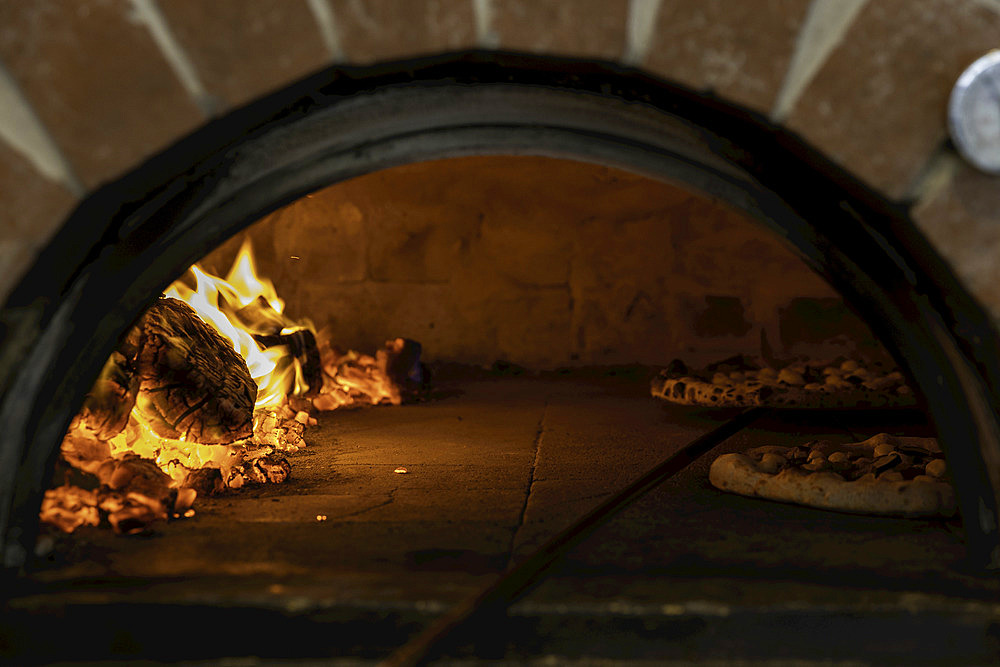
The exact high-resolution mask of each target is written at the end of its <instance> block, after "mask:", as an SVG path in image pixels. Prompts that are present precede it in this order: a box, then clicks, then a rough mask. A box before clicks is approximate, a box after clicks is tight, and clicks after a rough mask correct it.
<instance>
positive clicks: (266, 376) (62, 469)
mask: <svg viewBox="0 0 1000 667" xmlns="http://www.w3.org/2000/svg"><path fill="white" fill-rule="evenodd" d="M190 273H191V275H192V276H193V277H194V281H195V286H194V288H192V287H190V286H189V285H188V284H186V283H185V282H183V281H181V280H178V281H176V282H175V283H173V284H172V285H171V286H170V287H169V288H168V289H167V290H166V292H165V296H162V297H161V298H159V299H158V300H157V301H156V302H155V303H154V304H153V305H152V306H151V307H150V308H149V309H148V310H147V311H146V312H145V313H144V314H143V315H142V316H141V317H140V318H139V320H138V321H137V323H136V324H135V325H134V326H133V327H132V328H131V329H130V330H129V331H127V332H126V333H125V335H124V336H123V337H122V339H121V342H120V344H119V346H118V348H117V349H116V350H115V352H114V353H113V354H112V355H111V357H110V358H109V359H108V361H107V363H106V364H105V366H104V369H103V371H102V372H101V375H100V377H99V378H98V379H97V381H96V382H95V384H94V386H93V387H92V389H91V391H90V392H89V394H88V395H87V398H86V401H85V403H84V405H83V407H82V408H81V410H80V412H79V413H78V414H77V415H76V417H75V418H74V419H73V421H72V423H71V425H70V427H69V430H68V431H67V433H66V435H65V437H64V439H63V443H62V447H61V458H60V461H59V465H58V468H57V471H56V474H55V478H54V479H55V481H54V486H53V488H51V489H49V490H48V491H47V492H46V494H45V498H44V500H43V503H42V511H41V520H42V521H43V522H45V523H48V524H51V525H53V526H56V527H58V528H59V529H61V530H63V531H65V532H73V531H74V530H76V529H77V528H79V527H80V526H84V525H91V526H97V525H101V524H102V523H105V522H106V523H107V524H109V525H110V526H111V527H112V528H113V529H114V530H115V531H117V532H119V533H135V532H141V531H143V530H145V529H146V528H147V527H148V526H149V525H150V524H151V523H153V522H155V521H161V520H166V519H172V518H180V517H190V516H193V515H194V510H193V508H192V505H193V503H194V501H195V499H196V497H197V496H198V495H211V494H216V493H222V492H225V491H227V490H231V489H239V488H241V487H243V486H245V485H248V484H266V483H281V482H283V481H285V480H286V479H287V478H288V476H289V475H290V474H291V465H290V464H289V462H288V459H287V454H289V453H293V452H296V451H298V450H299V449H301V448H303V447H305V446H306V441H305V439H304V432H305V429H306V428H307V427H308V426H310V425H314V424H315V423H316V420H315V419H314V418H313V417H312V416H311V415H312V413H314V412H315V411H317V410H334V409H337V408H343V407H354V406H360V405H376V404H379V403H390V404H394V405H398V404H399V403H401V402H402V400H403V396H404V394H406V393H408V392H410V391H412V390H414V389H415V388H416V387H418V386H419V384H420V382H421V372H420V363H419V357H420V345H419V344H418V343H415V342H414V341H408V340H404V339H402V338H397V339H395V340H390V341H388V342H386V344H385V347H384V348H383V349H381V350H379V351H378V352H377V353H376V354H375V355H374V356H372V355H365V354H359V353H357V352H354V351H348V352H342V351H340V350H337V349H336V348H335V347H334V346H333V345H332V344H331V343H330V341H329V339H328V337H327V336H326V335H325V334H324V333H322V332H321V333H318V334H317V333H316V332H315V331H314V329H313V326H312V324H311V323H310V322H309V321H308V320H301V321H296V320H292V319H290V318H288V317H287V316H285V315H284V314H283V309H284V304H283V302H282V301H281V299H280V298H279V297H278V295H277V292H276V290H275V289H274V286H273V284H271V282H270V281H268V280H267V279H263V278H260V277H259V276H258V275H257V272H256V268H255V266H254V262H253V256H252V250H251V248H250V246H249V243H246V244H244V246H243V248H242V249H241V250H240V252H239V254H238V255H237V258H236V260H235V261H234V263H233V266H232V269H231V270H230V272H229V274H228V275H227V276H226V278H225V279H223V278H221V277H218V276H214V275H212V274H210V273H208V272H206V271H204V270H202V269H201V268H200V267H199V266H198V265H194V266H192V267H191V269H190Z"/></svg>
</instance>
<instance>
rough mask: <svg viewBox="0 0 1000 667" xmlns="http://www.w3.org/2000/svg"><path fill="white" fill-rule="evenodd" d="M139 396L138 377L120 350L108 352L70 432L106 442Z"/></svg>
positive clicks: (123, 420) (126, 418) (126, 416)
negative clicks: (108, 354) (105, 360)
mask: <svg viewBox="0 0 1000 667" xmlns="http://www.w3.org/2000/svg"><path fill="white" fill-rule="evenodd" d="M138 393H139V377H138V376H137V375H136V374H135V372H134V371H133V369H132V364H131V363H130V361H129V359H127V358H126V357H125V355H124V354H122V353H121V352H120V351H117V350H116V351H115V352H112V353H111V356H110V357H109V358H108V360H107V362H106V363H105V364H104V368H103V369H102V370H101V375H100V376H99V377H98V378H97V382H95V383H94V386H93V387H92V388H91V390H90V392H89V393H88V394H87V398H86V399H85V400H84V403H83V408H82V409H81V410H80V413H79V414H78V415H77V416H76V418H75V419H74V424H73V426H72V427H71V429H70V430H78V431H80V432H82V433H88V434H90V435H91V436H93V437H94V438H96V439H97V440H110V439H111V438H113V437H114V436H116V435H118V434H119V433H121V432H122V430H123V429H124V428H125V425H126V424H127V423H128V417H129V413H131V412H132V407H133V406H134V405H135V400H136V396H137V395H138Z"/></svg>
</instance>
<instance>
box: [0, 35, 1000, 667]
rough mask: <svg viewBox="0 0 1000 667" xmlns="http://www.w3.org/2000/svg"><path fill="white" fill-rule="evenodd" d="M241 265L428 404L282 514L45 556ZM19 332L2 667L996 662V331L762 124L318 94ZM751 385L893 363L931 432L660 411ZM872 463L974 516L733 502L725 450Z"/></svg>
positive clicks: (71, 266) (682, 103)
mask: <svg viewBox="0 0 1000 667" xmlns="http://www.w3.org/2000/svg"><path fill="white" fill-rule="evenodd" d="M247 239H249V240H250V241H251V242H252V244H253V247H254V249H255V252H256V268H257V270H258V271H259V272H260V274H262V275H266V276H268V277H270V278H271V279H272V280H273V281H274V282H275V284H276V286H277V289H278V291H279V293H280V294H281V296H282V298H283V299H284V300H285V301H286V307H287V309H288V311H287V312H289V313H291V314H292V316H294V317H299V318H304V317H308V318H311V319H312V320H313V321H314V323H315V324H316V327H317V328H323V329H324V330H326V331H328V332H329V335H330V337H331V340H333V341H335V342H336V343H337V344H338V345H339V346H342V347H343V348H345V349H346V348H351V349H359V350H362V351H365V350H371V349H374V348H376V347H379V346H381V345H382V342H383V340H385V339H387V338H393V337H396V336H399V337H403V338H406V339H412V340H417V341H419V342H420V343H421V345H422V348H423V362H424V368H423V370H424V372H425V373H426V372H428V371H429V376H425V377H424V378H423V379H422V382H423V384H424V388H423V391H422V393H421V394H420V395H419V400H414V401H412V402H410V403H408V404H407V403H404V405H402V406H398V407H387V406H378V407H372V408H368V409H360V410H344V411H338V410H335V411H332V412H329V413H323V414H321V415H319V418H318V420H319V423H318V424H317V425H316V427H315V429H314V430H310V429H308V428H307V429H306V431H305V436H306V440H307V443H308V444H307V446H306V447H305V448H304V449H303V450H302V451H300V452H297V453H295V454H294V455H292V456H291V457H290V459H289V461H290V463H291V466H292V467H291V470H292V472H291V475H290V477H289V479H288V481H287V483H286V484H284V485H265V486H261V487H252V488H245V489H241V490H239V491H236V492H233V493H230V494H223V495H219V496H214V497H210V498H205V499H204V503H203V504H199V505H196V506H195V509H196V510H197V511H196V513H195V514H194V517H193V518H189V519H185V520H176V521H170V522H165V523H163V524H162V525H158V526H157V527H155V528H154V529H153V530H151V531H144V532H143V533H142V535H140V536H125V537H123V536H117V535H114V534H113V533H112V532H111V531H110V530H107V529H104V530H102V529H97V528H93V529H85V530H82V531H78V532H77V533H74V534H73V535H69V536H61V535H58V534H54V533H52V532H51V531H48V530H47V529H44V528H42V527H40V525H39V520H38V515H39V508H40V505H41V502H42V496H43V493H44V491H45V490H46V489H47V488H49V486H50V485H51V484H52V479H53V475H54V474H55V472H54V471H55V470H56V468H57V459H58V457H59V446H60V442H61V440H62V437H63V434H64V433H65V432H66V429H67V427H68V426H69V424H70V422H71V420H72V419H73V417H74V415H76V414H77V412H78V411H79V409H80V406H81V404H82V402H83V401H84V398H85V396H86V394H87V392H88V390H89V389H90V387H91V385H92V384H93V381H94V379H95V378H96V377H97V376H98V374H99V373H100V371H101V369H102V367H103V365H104V364H105V361H106V360H107V359H108V357H109V355H110V354H111V353H112V351H113V350H114V349H115V348H116V346H118V345H119V344H120V339H121V337H122V335H123V333H124V332H126V331H127V330H128V329H129V327H130V326H131V325H132V324H133V323H134V322H135V321H136V318H137V317H139V316H140V315H141V314H142V312H143V311H144V310H145V309H146V308H148V307H149V306H150V305H151V304H153V303H154V302H155V301H156V300H157V298H158V297H159V295H160V294H161V293H162V292H163V290H164V289H165V288H166V287H167V286H168V285H169V284H170V283H172V282H173V281H174V280H176V279H178V278H179V277H181V276H183V275H184V273H185V271H186V270H187V269H188V267H190V266H191V265H192V264H194V263H196V262H198V263H200V265H202V266H205V267H210V268H211V269H213V270H215V271H216V272H219V273H222V272H224V271H225V269H226V268H227V266H228V265H229V263H230V262H231V261H232V260H233V257H234V256H235V255H236V252H237V248H238V247H239V246H240V245H241V244H243V243H244V241H245V240H247ZM2 321H3V322H4V327H5V334H4V339H3V347H2V348H0V349H2V352H0V355H2V356H0V373H2V378H3V380H2V385H0V386H2V387H3V394H2V402H0V423H2V424H3V425H4V428H3V429H2V430H0V479H2V480H3V483H2V484H0V489H2V491H3V496H2V500H3V504H2V506H0V507H2V512H0V530H2V533H0V535H2V540H3V554H4V565H5V568H6V572H5V576H6V578H7V583H8V586H7V587H6V589H5V590H7V591H8V595H7V600H6V607H5V612H4V617H3V618H4V620H3V622H2V627H0V637H2V640H0V646H2V647H3V650H4V651H5V655H6V656H7V657H9V658H11V659H13V660H15V661H62V660H65V661H72V660H109V659H136V658H139V657H142V658H153V659H163V660H176V659H183V658H191V657H197V658H202V659H223V658H227V657H243V656H254V657H256V658H258V659H263V660H268V659H287V658H293V659H307V658H309V659H314V658H331V657H332V658H343V659H345V660H347V659H349V658H350V659H359V660H363V661H365V660H377V659H384V658H386V657H387V656H389V655H390V654H392V656H393V657H392V658H390V660H391V661H395V662H391V663H390V664H417V663H419V662H420V661H422V660H426V659H429V658H431V657H434V656H437V657H440V656H442V655H445V656H448V655H450V656H452V657H456V656H457V657H458V658H459V659H464V658H479V659H508V660H514V661H525V662H531V661H533V660H541V659H544V656H549V659H553V660H557V661H558V660H580V659H607V660H636V659H645V660H661V659H676V660H691V659H696V660H709V659H732V658H733V657H734V656H739V657H741V658H746V659H751V660H756V659H761V660H763V659H773V658H777V659H789V660H798V659H819V658H821V657H822V658H823V659H843V660H856V659H861V658H866V659H867V658H873V659H877V660H904V656H909V657H912V656H913V655H915V654H916V653H915V652H916V651H920V652H921V655H925V656H926V658H927V660H928V661H932V662H933V661H944V662H947V661H948V660H951V659H956V658H957V659H960V660H963V661H976V660H981V659H988V658H986V657H985V656H989V655H991V653H990V652H991V651H995V646H994V645H993V644H992V643H991V642H993V641H994V639H995V630H994V628H995V623H996V618H995V611H994V610H993V607H994V601H995V599H996V596H997V594H998V593H1000V589H998V584H997V582H996V578H995V569H994V568H995V567H996V566H997V565H998V563H1000V532H998V527H1000V524H998V519H997V493H996V491H997V489H1000V421H998V409H997V406H998V405H1000V403H998V401H997V398H998V396H997V390H998V386H997V382H998V379H1000V356H998V353H997V351H998V345H997V343H998V339H997V334H996V331H995V328H994V326H993V325H992V323H991V320H990V318H989V316H988V315H987V313H986V312H985V311H984V310H983V308H982V307H981V306H980V305H979V303H978V302H977V301H976V300H974V299H973V297H972V296H971V295H970V294H969V293H968V291H967V290H966V288H965V287H964V286H963V284H962V283H961V282H960V281H959V280H958V279H957V278H956V277H955V276H954V274H953V272H952V269H951V268H950V267H949V266H948V265H947V264H946V263H945V262H944V261H943V260H942V259H941V257H940V256H939V255H938V253H937V251H936V250H935V249H934V248H933V247H932V246H931V245H930V244H929V243H928V241H927V240H926V239H925V237H924V235H923V234H922V233H921V232H920V231H918V229H917V227H916V226H915V224H914V223H913V221H912V220H911V219H910V217H909V216H908V214H907V212H906V211H905V210H903V209H902V208H901V207H899V206H898V205H896V204H895V203H893V202H891V201H889V200H887V199H886V198H885V197H883V196H882V195H880V194H878V193H876V192H875V191H874V190H872V189H871V188H870V187H868V186H866V185H865V184H863V183H862V182H861V181H860V180H859V179H858V178H856V177H855V176H853V175H852V174H850V173H848V172H847V171H845V170H844V169H842V168H841V167H838V166H837V165H835V164H834V163H833V162H832V161H831V160H830V159H829V158H828V157H826V156H824V155H823V154H822V153H821V152H819V151H818V150H816V149H814V148H813V147H811V146H810V145H809V144H807V143H806V142H804V141H802V140H801V139H800V138H798V137H797V136H796V135H795V134H793V133H791V132H788V131H786V130H783V129H781V128H779V127H777V126H775V125H774V124H772V123H771V122H770V121H769V120H767V119H766V118H764V117H763V116H761V115H760V114H758V113H755V112H752V111H748V110H746V109H745V108H743V107H741V106H739V105H735V104H731V103H728V102H724V101H720V100H719V99H717V98H716V97H714V96H712V95H706V94H702V93H699V92H696V91H693V90H691V89H689V88H687V87H684V86H681V85H677V84H672V83H667V82H665V81H663V80H660V79H657V78H654V77H651V76H648V75H647V74H644V73H642V72H640V71H638V70H633V69H628V68H622V67H619V66H614V65H609V64H605V63H596V62H591V61H584V60H577V59H565V58H557V57H550V56H533V55H526V54H521V53H502V52H463V53H458V54H448V55H443V56H433V57H427V58H422V59H416V60H413V59H411V60H406V61H401V62H393V63H389V64H382V65H378V66H371V67H339V68H335V69H328V70H324V71H322V72H319V73H317V74H315V75H313V76H310V77H308V78H306V79H303V80H301V81H299V82H298V83H295V84H293V85H290V86H288V87H286V88H284V89H282V90H280V91H279V92H276V93H272V94H270V95H267V96H265V97H262V98H260V99H257V100H255V101H253V102H252V103H249V104H248V105H246V106H244V107H242V108H240V109H238V110H236V111H234V112H232V113H229V114H227V115H223V116H221V117H220V118H218V119H217V120H214V121H212V122H210V123H209V124H207V125H205V126H204V127H202V128H201V129H199V130H197V131H195V132H193V133H191V134H190V135H188V136H186V137H185V138H183V139H182V140H180V141H178V142H177V143H175V144H174V145H172V146H170V147H169V148H168V149H166V150H165V151H163V152H162V153H160V154H158V155H156V156H154V157H153V158H151V159H149V160H148V161H146V162H144V163H143V164H141V165H140V166H138V167H136V168H135V169H134V170H132V171H131V172H129V173H127V174H126V175H125V176H123V177H121V178H119V179H117V180H115V181H113V182H111V183H108V184H106V185H103V186H102V187H100V188H98V189H96V190H94V191H93V192H92V193H91V194H90V195H89V196H87V197H86V198H85V199H84V200H83V201H82V203H80V205H79V206H78V207H77V208H76V209H75V210H74V211H73V213H72V214H71V216H70V217H69V219H68V220H67V221H66V223H65V224H64V225H63V227H62V228H61V229H60V230H59V231H58V232H57V234H56V236H55V237H54V238H53V239H52V241H51V243H49V244H48V245H47V246H46V247H45V248H44V250H43V251H42V252H41V254H40V255H39V257H38V258H37V260H36V261H35V262H34V264H33V266H32V267H31V268H30V269H29V271H28V273H27V274H26V275H25V277H24V278H23V279H22V280H21V282H20V283H19V285H18V286H17V287H16V289H15V290H14V291H13V293H12V294H11V296H10V297H9V299H8V301H7V304H6V306H5V308H4V311H3V320H2ZM733 355H745V356H753V357H755V358H760V359H765V360H769V361H772V362H774V363H776V364H781V363H782V360H789V359H804V358H810V359H817V358H819V359H822V358H829V359H846V358H850V359H857V358H860V359H863V360H865V361H866V363H867V362H870V363H873V364H883V365H885V366H886V367H891V366H893V365H895V366H898V368H899V369H900V371H901V372H902V373H903V374H904V376H905V378H906V381H907V383H908V384H909V386H910V387H912V389H913V391H914V395H915V399H916V400H915V406H914V407H911V408H906V409H895V410H888V409H879V408H876V407H870V406H865V405H858V406H854V409H843V408H840V409H831V410H827V409H818V408H811V409H794V408H790V409H779V410H774V411H771V412H767V413H761V412H753V411H751V412H745V411H740V410H732V409H728V410H727V409H718V408H711V407H692V406H680V405H674V404H670V403H666V402H663V401H658V400H657V399H654V398H653V397H652V396H650V394H649V382H650V379H651V378H652V376H653V375H655V373H656V372H657V371H658V370H659V369H661V368H664V367H666V366H668V365H669V364H670V363H671V362H672V360H674V359H675V358H681V359H683V360H685V361H686V363H688V364H691V365H692V366H704V365H708V364H710V363H711V362H713V361H717V360H719V359H723V358H726V357H732V356H733ZM880 432H890V433H895V434H900V435H918V436H933V437H937V438H938V440H939V441H940V443H941V445H942V447H943V448H944V450H945V453H946V458H947V463H948V466H949V470H950V474H951V477H952V480H953V482H954V486H955V490H956V494H957V500H958V505H959V516H958V517H956V518H953V519H950V520H931V519H898V518H886V517H872V516H863V515H852V514H840V513H834V512H823V511H821V510H815V509H809V508H803V507H797V506H793V505H784V504H780V503H775V502H770V501H764V500H756V499H747V498H741V497H737V496H728V495H726V494H722V493H720V492H719V491H717V490H715V489H713V488H712V487H711V486H710V485H709V484H708V482H707V468H708V463H709V462H710V461H711V459H712V458H713V457H714V456H715V455H716V454H718V453H721V452H724V451H742V450H745V449H747V448H749V447H754V446H760V445H765V444H779V445H789V446H791V445H795V444H802V443H804V442H806V441H809V440H813V439H817V438H826V437H833V438H835V439H838V438H839V439H840V440H842V441H857V440H859V439H863V438H864V437H867V436H869V435H873V434H875V433H880ZM313 438H315V439H313ZM704 454H707V456H704ZM925 625H926V626H927V628H933V632H935V633H938V636H939V637H940V638H941V642H940V645H936V646H934V647H933V648H928V647H927V646H925V645H924V644H923V643H922V641H918V639H917V638H920V637H921V636H922V635H921V632H923V628H924V626H925ZM171 628H174V629H171ZM181 628H183V629H181ZM248 629H251V631H250V632H247V630H248ZM789 629H791V632H790V631H789ZM178 631H180V632H185V633H190V632H196V633H197V634H198V635H204V634H206V633H208V634H211V637H212V639H211V641H209V642H208V643H207V644H208V648H205V649H204V650H202V649H200V648H199V649H195V648H194V647H193V645H192V644H189V643H188V642H187V640H184V641H178V637H177V636H176V632H178ZM928 631H930V630H928ZM775 634H780V635H781V636H782V640H781V642H780V644H781V645H780V646H775V644H774V643H773V642H771V641H765V640H763V639H762V637H767V636H774V635H775ZM830 635H835V636H841V635H844V636H851V637H852V643H851V645H850V646H844V647H839V648H836V649H833V648H831V647H830V646H828V645H823V644H820V643H819V642H820V641H821V639H822V638H823V637H829V636H830ZM52 637H58V638H59V640H58V642H57V643H56V645H53V643H52V639H51V638H52ZM887 637H890V638H891V641H890V640H888V639H887ZM400 647H404V648H403V649H400ZM397 650H398V652H396V653H393V651H397ZM831 651H832V653H831Z"/></svg>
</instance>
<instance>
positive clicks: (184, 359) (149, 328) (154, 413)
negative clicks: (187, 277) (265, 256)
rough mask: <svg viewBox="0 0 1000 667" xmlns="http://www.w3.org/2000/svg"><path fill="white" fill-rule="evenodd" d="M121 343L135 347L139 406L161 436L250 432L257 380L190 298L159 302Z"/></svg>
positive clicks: (194, 438)
mask: <svg viewBox="0 0 1000 667" xmlns="http://www.w3.org/2000/svg"><path fill="white" fill-rule="evenodd" d="M124 347H125V349H126V350H127V351H128V350H130V349H132V348H133V347H134V349H135V350H136V352H135V360H134V367H135V370H136V374H137V376H138V378H139V390H138V394H137V397H136V403H135V407H136V410H137V412H138V413H139V414H140V415H141V416H142V417H143V418H145V420H146V421H147V423H148V424H149V426H150V428H151V429H152V430H153V431H154V432H155V433H156V434H157V435H159V436H161V437H164V438H173V439H178V440H185V441H187V442H197V443H201V444H226V443H230V442H233V441H234V440H239V439H242V438H247V437H249V436H250V435H251V434H252V432H253V408H254V402H255V401H256V399H257V385H256V384H255V383H254V381H253V378H251V377H250V371H249V370H248V369H247V365H246V362H245V361H244V360H243V357H241V356H240V355H239V354H238V353H237V352H236V351H235V350H234V349H233V347H232V344H231V343H230V342H229V341H228V340H226V339H225V338H224V337H223V336H222V335H221V334H219V333H218V332H217V331H216V330H215V329H214V328H212V327H211V326H210V325H208V324H206V323H205V322H203V321H202V320H201V319H200V318H199V317H198V315H197V314H196V313H195V311H194V309H193V308H191V307H190V306H188V305H187V304H186V303H184V302H183V301H180V300H178V299H170V298H161V299H159V300H158V301H157V302H156V303H155V304H153V306H152V307H150V309H149V310H147V311H146V313H145V314H144V315H143V316H142V318H141V319H140V320H139V322H138V324H137V325H136V327H135V328H134V329H133V330H132V332H131V334H130V335H129V336H127V337H126V341H125V343H124Z"/></svg>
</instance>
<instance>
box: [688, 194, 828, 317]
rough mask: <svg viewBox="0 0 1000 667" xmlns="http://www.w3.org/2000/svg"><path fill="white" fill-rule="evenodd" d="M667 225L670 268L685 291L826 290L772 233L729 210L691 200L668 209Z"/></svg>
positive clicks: (778, 294) (778, 295) (785, 293)
mask: <svg viewBox="0 0 1000 667" xmlns="http://www.w3.org/2000/svg"><path fill="white" fill-rule="evenodd" d="M671 226H672V228H673V232H672V234H673V235H672V239H673V241H672V242H673V244H674V248H675V251H674V254H673V257H674V266H673V267H672V269H673V273H674V276H675V279H678V280H682V281H684V284H685V285H686V286H688V288H689V289H691V290H696V289H697V290H701V291H703V292H704V293H709V294H732V295H760V294H770V295H772V298H774V299H778V300H784V299H787V298H790V297H792V296H802V295H804V294H815V293H819V294H828V293H829V292H830V288H829V287H827V286H826V283H825V282H824V281H823V280H822V279H821V278H820V277H819V276H818V275H816V274H815V273H814V272H812V271H811V270H810V269H808V268H807V267H806V265H805V264H804V263H803V262H802V260H800V259H799V258H798V256H797V255H795V253H794V252H793V251H792V249H791V248H790V247H789V246H787V245H785V244H784V243H783V242H782V241H781V240H780V238H779V237H778V236H777V235H776V234H775V233H774V232H772V231H770V230H769V229H767V228H766V227H764V226H762V225H760V224H758V223H757V222H755V221H753V220H750V219H749V218H746V217H744V216H743V215H742V214H740V213H738V212H736V211H735V210H733V209H729V208H727V207H724V206H718V205H717V206H706V204H705V202H704V201H703V200H692V201H691V202H689V203H688V204H687V205H685V206H683V207H678V208H677V209H676V210H675V211H674V212H673V215H672V216H671ZM791 276H794V279H791V278H790V277H791Z"/></svg>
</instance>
